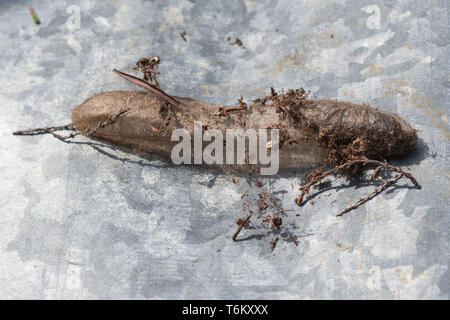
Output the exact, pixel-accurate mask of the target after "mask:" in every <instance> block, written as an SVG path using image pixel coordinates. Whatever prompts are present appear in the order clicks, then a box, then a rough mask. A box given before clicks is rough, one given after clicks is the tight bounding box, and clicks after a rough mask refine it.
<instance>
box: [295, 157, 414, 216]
mask: <svg viewBox="0 0 450 320" xmlns="http://www.w3.org/2000/svg"><path fill="white" fill-rule="evenodd" d="M367 166H376V168H375V171H374V174H373V176H372V177H373V178H376V177H378V176H379V174H380V172H381V170H390V171H392V172H396V173H398V175H397V176H395V177H394V178H392V179H390V180H388V181H387V182H386V183H385V184H383V185H382V186H380V187H378V188H377V189H375V190H374V191H373V192H371V193H369V194H367V195H365V196H364V197H362V198H361V199H359V200H358V201H356V202H355V203H353V204H351V205H350V206H348V207H347V208H345V209H344V210H342V211H340V212H339V213H338V214H337V216H341V215H343V214H344V213H346V212H348V211H350V210H352V209H355V208H356V207H358V206H359V205H360V204H362V203H364V202H366V201H367V200H369V199H371V198H372V197H373V196H375V195H376V194H378V193H380V192H381V191H383V190H384V189H386V188H387V187H388V186H390V185H391V184H393V183H395V182H396V181H398V180H399V179H400V178H402V177H406V178H408V179H409V180H410V181H411V182H412V183H413V184H414V186H415V187H416V188H417V189H420V188H421V187H420V185H419V183H418V182H417V180H416V179H415V178H414V177H413V176H412V175H411V173H409V172H406V171H404V170H403V169H401V168H399V167H394V166H392V165H390V164H389V163H387V162H386V161H384V162H382V161H378V160H371V159H367V158H361V159H355V160H350V161H347V162H345V163H344V164H341V165H339V166H335V167H334V168H333V169H330V170H327V171H322V169H316V170H314V171H313V172H312V173H310V174H309V175H308V177H307V180H309V182H308V183H307V184H305V185H303V186H301V187H300V191H301V193H300V195H299V196H298V197H297V198H296V199H295V203H297V205H299V206H301V205H303V204H304V201H303V200H304V199H303V198H304V196H305V195H306V194H307V193H309V191H310V189H311V187H312V186H313V185H315V184H316V183H318V182H320V181H322V180H323V179H324V178H326V177H327V176H330V175H334V176H337V175H339V174H346V175H347V177H349V176H350V175H351V174H355V173H358V172H359V171H360V170H361V169H362V168H363V167H367Z"/></svg>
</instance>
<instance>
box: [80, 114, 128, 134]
mask: <svg viewBox="0 0 450 320" xmlns="http://www.w3.org/2000/svg"><path fill="white" fill-rule="evenodd" d="M130 110H131V108H129V109H124V110H121V111H120V112H118V113H117V114H116V115H114V116H112V117H111V118H109V119H108V120H106V121H103V122H101V123H99V124H98V126H97V127H95V128H89V129H87V130H84V131H81V132H80V134H82V135H86V136H90V135H92V134H94V133H95V132H97V130H98V129H100V128H104V127H107V126H109V125H111V124H113V123H114V122H115V121H116V120H117V119H118V118H119V117H120V116H122V115H123V114H124V113H126V112H128V111H130Z"/></svg>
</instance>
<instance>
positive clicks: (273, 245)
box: [270, 237, 280, 251]
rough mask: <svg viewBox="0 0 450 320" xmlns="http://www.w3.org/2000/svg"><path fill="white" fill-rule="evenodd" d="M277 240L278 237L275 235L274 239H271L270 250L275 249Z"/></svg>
mask: <svg viewBox="0 0 450 320" xmlns="http://www.w3.org/2000/svg"><path fill="white" fill-rule="evenodd" d="M278 240H280V237H275V239H273V241H272V242H271V243H270V250H271V251H273V249H275V247H276V245H277V242H278Z"/></svg>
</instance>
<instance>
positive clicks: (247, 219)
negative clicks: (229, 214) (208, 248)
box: [231, 211, 253, 241]
mask: <svg viewBox="0 0 450 320" xmlns="http://www.w3.org/2000/svg"><path fill="white" fill-rule="evenodd" d="M252 214H253V211H250V213H249V214H248V215H247V216H246V217H245V218H243V219H240V220H239V226H238V228H237V229H236V232H235V233H234V234H233V237H232V238H231V239H233V241H236V238H237V236H238V235H239V233H240V232H241V230H242V228H243V227H244V226H246V225H248V223H249V221H250V218H251V217H252Z"/></svg>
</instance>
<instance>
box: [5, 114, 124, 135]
mask: <svg viewBox="0 0 450 320" xmlns="http://www.w3.org/2000/svg"><path fill="white" fill-rule="evenodd" d="M129 110H130V109H125V110H121V111H120V112H119V113H117V114H116V115H114V116H112V117H111V118H109V119H108V120H106V121H103V122H101V123H99V124H98V126H97V127H95V128H89V129H86V130H83V131H77V129H76V128H75V127H74V125H73V124H72V123H70V124H66V125H63V126H56V127H45V128H35V129H27V130H21V131H15V132H13V135H35V134H44V133H50V134H51V135H53V136H54V137H55V138H57V139H59V140H62V141H66V140H67V139H70V138H73V137H76V136H77V135H80V134H82V135H85V136H90V135H92V134H94V133H95V132H96V131H97V130H98V129H100V128H104V127H107V126H109V125H111V124H113V123H114V122H115V121H116V120H117V119H118V118H119V117H120V116H122V115H123V114H124V113H126V112H128V111H129ZM59 130H72V131H76V132H75V133H71V134H69V135H67V136H62V135H59V134H57V133H56V132H55V131H59Z"/></svg>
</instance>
